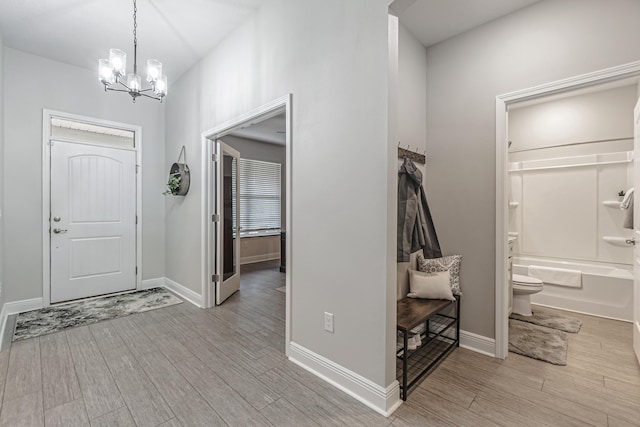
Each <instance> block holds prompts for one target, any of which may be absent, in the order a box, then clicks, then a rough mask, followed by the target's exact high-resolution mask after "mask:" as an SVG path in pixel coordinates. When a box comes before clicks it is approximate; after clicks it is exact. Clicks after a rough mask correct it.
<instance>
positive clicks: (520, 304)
mask: <svg viewBox="0 0 640 427" xmlns="http://www.w3.org/2000/svg"><path fill="white" fill-rule="evenodd" d="M511 280H512V282H513V283H512V284H513V312H514V313H515V314H519V315H521V316H531V315H532V313H531V294H535V293H538V292H540V291H542V280H540V279H536V278H535V277H529V276H523V275H521V274H514V275H513V276H512V279H511Z"/></svg>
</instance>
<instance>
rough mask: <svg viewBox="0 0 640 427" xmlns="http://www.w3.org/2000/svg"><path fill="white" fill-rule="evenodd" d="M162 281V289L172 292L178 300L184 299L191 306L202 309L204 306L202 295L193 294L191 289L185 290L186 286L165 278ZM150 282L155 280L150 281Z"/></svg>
mask: <svg viewBox="0 0 640 427" xmlns="http://www.w3.org/2000/svg"><path fill="white" fill-rule="evenodd" d="M162 279H163V282H164V287H165V288H167V289H169V290H170V291H172V292H174V293H175V294H176V295H178V296H179V297H180V298H183V299H186V300H187V301H189V302H190V303H191V304H193V305H195V306H197V307H200V308H202V307H203V306H204V304H203V303H202V295H200V294H199V293H197V292H194V291H192V290H191V289H189V288H187V287H186V286H183V285H181V284H180V283H178V282H174V281H173V280H171V279H169V278H167V277H163V278H162ZM152 280H157V279H152Z"/></svg>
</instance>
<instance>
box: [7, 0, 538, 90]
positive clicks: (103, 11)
mask: <svg viewBox="0 0 640 427" xmlns="http://www.w3.org/2000/svg"><path fill="white" fill-rule="evenodd" d="M137 1H138V58H139V62H140V64H141V66H142V67H143V69H144V66H145V63H146V60H147V59H150V58H154V59H158V60H160V61H162V63H163V65H164V73H165V74H167V77H168V78H169V81H175V80H176V79H177V78H178V77H179V76H180V75H182V74H183V73H184V72H185V71H186V70H187V69H189V68H190V67H191V66H193V64H194V63H196V62H197V61H198V60H200V59H201V58H202V57H204V56H205V55H206V54H207V53H208V52H209V51H210V50H211V49H213V47H214V46H215V45H216V44H218V43H219V42H220V41H221V40H222V39H223V38H224V37H225V36H227V35H228V34H229V33H230V32H231V31H233V29H234V28H236V27H237V26H239V25H240V24H242V23H243V22H244V21H245V20H246V19H247V18H248V17H249V16H250V15H252V14H253V13H254V12H255V11H256V10H257V9H258V8H259V7H260V6H261V5H262V4H263V3H264V2H266V1H268V0H180V1H178V0H137ZM290 1H297V0H290ZM536 1H538V0H481V1H480V0H395V1H394V3H393V5H392V8H393V9H394V10H395V11H396V13H397V14H398V16H399V17H400V20H401V22H402V23H403V24H404V25H405V26H406V27H407V28H408V29H409V30H410V31H411V32H412V33H413V34H414V35H415V36H416V37H417V38H418V39H419V40H420V41H421V42H422V43H423V44H424V45H425V46H430V45H432V44H435V43H438V42H439V41H442V40H444V39H447V38H449V37H452V36H454V35H457V34H459V33H462V32H465V31H467V30H469V29H471V28H474V27H477V26H479V25H482V24H483V23H486V22H488V21H491V20H493V19H496V18H498V17H500V16H503V15H506V14H508V13H511V12H513V11H515V10H518V9H520V8H522V7H525V6H528V5H530V4H532V3H535V2H536ZM132 15H133V2H132V0H46V1H43V0H0V31H1V32H2V34H3V41H4V44H5V45H6V46H9V47H11V48H14V49H18V50H21V51H24V52H28V53H32V54H35V55H39V56H43V57H45V58H50V59H53V60H56V61H60V62H64V63H67V64H71V65H76V66H79V67H83V68H86V69H90V70H93V69H96V68H97V60H98V59H99V58H106V57H108V53H109V48H112V47H117V48H119V49H122V50H124V51H125V52H127V55H128V58H127V62H128V64H129V65H128V67H127V69H128V70H131V68H132V65H131V64H132V59H133V58H132V55H133V35H132V31H133V18H132ZM140 74H143V73H140Z"/></svg>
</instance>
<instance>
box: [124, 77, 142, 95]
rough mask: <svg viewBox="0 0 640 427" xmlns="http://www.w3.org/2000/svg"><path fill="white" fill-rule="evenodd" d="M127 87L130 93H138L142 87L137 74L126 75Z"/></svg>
mask: <svg viewBox="0 0 640 427" xmlns="http://www.w3.org/2000/svg"><path fill="white" fill-rule="evenodd" d="M127 86H128V87H129V90H131V91H132V92H140V88H141V87H142V79H140V76H139V75H137V74H127Z"/></svg>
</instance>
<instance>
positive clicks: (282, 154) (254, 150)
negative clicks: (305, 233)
mask: <svg viewBox="0 0 640 427" xmlns="http://www.w3.org/2000/svg"><path fill="white" fill-rule="evenodd" d="M222 141H223V142H225V143H226V144H228V145H230V146H231V147H233V148H235V149H236V150H238V151H239V152H240V157H242V158H243V159H251V160H262V161H264V162H272V163H279V164H280V189H281V192H282V194H281V195H280V218H281V219H280V226H281V228H282V231H284V230H286V229H287V218H286V215H285V213H286V206H287V205H286V203H287V186H286V182H287V168H286V160H287V159H286V151H285V147H284V145H277V144H267V143H266V142H260V141H254V140H252V139H246V138H239V137H237V136H231V135H228V136H225V137H224V138H222Z"/></svg>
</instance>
